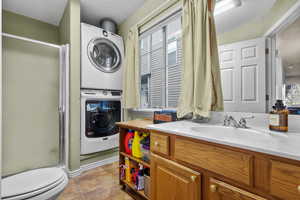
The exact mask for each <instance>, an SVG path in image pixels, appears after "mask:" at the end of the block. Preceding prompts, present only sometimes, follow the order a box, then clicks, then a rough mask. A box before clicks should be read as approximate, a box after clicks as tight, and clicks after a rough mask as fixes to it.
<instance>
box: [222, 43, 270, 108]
mask: <svg viewBox="0 0 300 200" xmlns="http://www.w3.org/2000/svg"><path fill="white" fill-rule="evenodd" d="M265 52H266V50H265V38H258V39H254V40H247V41H242V42H237V43H232V44H227V45H223V46H219V56H220V68H221V78H222V88H223V96H224V107H225V111H227V112H263V113H264V112H266V53H265Z"/></svg>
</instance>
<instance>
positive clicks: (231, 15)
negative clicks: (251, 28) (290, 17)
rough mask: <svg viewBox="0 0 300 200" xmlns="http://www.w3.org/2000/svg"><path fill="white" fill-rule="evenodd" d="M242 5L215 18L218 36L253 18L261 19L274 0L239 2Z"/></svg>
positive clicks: (243, 0) (244, 0) (246, 0)
mask: <svg viewBox="0 0 300 200" xmlns="http://www.w3.org/2000/svg"><path fill="white" fill-rule="evenodd" d="M241 2H242V5H241V6H240V7H237V8H233V9H231V10H229V11H227V12H225V13H222V14H220V15H217V16H216V17H215V22H216V29H217V33H218V34H222V33H225V32H228V31H230V30H232V29H234V28H237V27H239V26H241V25H242V24H245V23H247V22H249V21H251V20H253V19H255V18H259V17H262V16H263V15H264V14H266V13H267V12H268V11H269V10H270V9H271V8H272V6H273V5H274V3H275V2H276V0H241Z"/></svg>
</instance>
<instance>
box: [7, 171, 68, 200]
mask: <svg viewBox="0 0 300 200" xmlns="http://www.w3.org/2000/svg"><path fill="white" fill-rule="evenodd" d="M67 184H68V177H67V174H66V173H65V171H64V170H63V169H61V168H58V167H52V168H41V169H35V170H30V171H26V172H22V173H19V174H16V175H13V176H9V177H6V178H3V179H2V199H3V200H25V199H26V200H54V199H56V198H57V197H58V196H59V194H60V193H61V192H62V191H63V190H64V188H65V187H66V186H67Z"/></svg>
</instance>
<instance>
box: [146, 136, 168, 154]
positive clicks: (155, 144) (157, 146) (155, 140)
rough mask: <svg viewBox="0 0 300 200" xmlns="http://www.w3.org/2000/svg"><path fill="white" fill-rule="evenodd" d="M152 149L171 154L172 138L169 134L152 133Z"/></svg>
mask: <svg viewBox="0 0 300 200" xmlns="http://www.w3.org/2000/svg"><path fill="white" fill-rule="evenodd" d="M150 149H151V151H153V152H156V153H161V154H164V155H167V156H168V155H169V152H170V150H169V149H170V138H169V136H167V135H162V134H159V133H153V132H152V133H151V136H150Z"/></svg>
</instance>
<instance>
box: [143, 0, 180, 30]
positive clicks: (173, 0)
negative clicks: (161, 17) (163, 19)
mask: <svg viewBox="0 0 300 200" xmlns="http://www.w3.org/2000/svg"><path fill="white" fill-rule="evenodd" d="M177 2H179V0H168V1H167V2H165V3H163V4H162V5H161V6H159V7H158V8H156V9H155V10H153V11H152V12H151V13H150V14H149V15H147V16H146V17H144V18H143V19H142V20H141V21H139V22H138V23H137V27H138V28H140V27H141V26H143V25H145V24H146V23H148V22H149V21H151V20H152V19H153V18H154V17H155V16H156V15H157V14H159V13H161V12H163V11H165V10H166V9H168V8H170V7H171V6H173V5H174V4H176V3H177Z"/></svg>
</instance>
